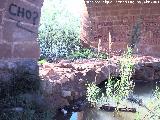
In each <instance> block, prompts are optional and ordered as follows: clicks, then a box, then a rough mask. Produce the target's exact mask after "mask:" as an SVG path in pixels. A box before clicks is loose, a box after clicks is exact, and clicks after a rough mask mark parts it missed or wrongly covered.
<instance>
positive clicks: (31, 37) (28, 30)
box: [3, 21, 38, 42]
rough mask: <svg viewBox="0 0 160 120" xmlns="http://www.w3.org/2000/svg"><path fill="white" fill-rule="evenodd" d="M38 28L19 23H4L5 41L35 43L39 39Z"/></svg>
mask: <svg viewBox="0 0 160 120" xmlns="http://www.w3.org/2000/svg"><path fill="white" fill-rule="evenodd" d="M37 31H38V30H37V27H34V26H29V25H25V24H22V23H19V22H10V21H4V25H3V39H4V40H6V41H8V42H15V41H19V42H23V41H24V42H25V41H35V40H36V39H37V36H38V35H37Z"/></svg>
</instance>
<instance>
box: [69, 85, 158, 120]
mask: <svg viewBox="0 0 160 120" xmlns="http://www.w3.org/2000/svg"><path fill="white" fill-rule="evenodd" d="M158 86H160V84H158ZM153 89H155V84H154V83H138V84H136V86H135V89H134V96H136V97H138V98H139V99H142V101H143V104H148V102H149V101H150V100H151V99H153V95H152V93H153ZM124 104H127V107H131V108H136V110H137V113H129V112H121V113H119V115H115V116H114V113H113V112H105V111H102V110H97V109H87V108H86V110H85V111H82V112H77V113H73V114H72V116H71V118H70V120H135V118H137V116H138V112H140V115H141V117H144V116H145V115H146V114H147V113H148V111H147V109H146V108H144V107H140V106H138V105H137V104H135V103H131V102H128V101H124ZM113 116H114V117H113ZM143 120H149V118H147V117H145V118H144V119H143Z"/></svg>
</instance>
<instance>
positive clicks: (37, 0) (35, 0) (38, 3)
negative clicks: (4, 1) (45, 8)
mask: <svg viewBox="0 0 160 120" xmlns="http://www.w3.org/2000/svg"><path fill="white" fill-rule="evenodd" d="M26 1H28V2H30V3H31V4H34V5H36V6H39V7H42V5H43V1H44V0H26Z"/></svg>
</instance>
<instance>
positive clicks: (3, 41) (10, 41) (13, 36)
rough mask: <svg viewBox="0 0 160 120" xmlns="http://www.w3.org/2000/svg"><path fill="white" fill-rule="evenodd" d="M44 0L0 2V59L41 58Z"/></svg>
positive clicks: (9, 0)
mask: <svg viewBox="0 0 160 120" xmlns="http://www.w3.org/2000/svg"><path fill="white" fill-rule="evenodd" d="M42 4H43V0H0V59H14V58H16V59H17V58H32V59H38V58H39V45H38V43H37V35H38V25H39V19H40V11H41V7H42Z"/></svg>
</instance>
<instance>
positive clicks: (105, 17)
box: [81, 0, 160, 56]
mask: <svg viewBox="0 0 160 120" xmlns="http://www.w3.org/2000/svg"><path fill="white" fill-rule="evenodd" d="M151 2H152V3H151ZM83 6H84V7H83V15H82V29H81V30H82V31H81V39H82V41H83V44H84V45H85V46H87V45H91V46H94V47H97V46H98V41H99V39H101V41H102V48H103V50H107V48H108V47H107V46H108V33H109V32H110V33H111V36H112V42H113V44H112V52H114V53H120V52H119V51H120V50H123V49H124V48H125V47H126V44H127V43H128V41H129V40H130V39H131V33H132V30H133V26H134V25H135V24H136V23H137V21H140V22H141V24H140V26H141V27H140V42H139V45H138V49H139V51H138V52H139V53H140V54H144V55H153V56H160V52H159V51H160V1H158V0H157V1H155V0H154V3H153V0H150V1H148V2H147V1H144V2H142V1H139V2H138V1H136V0H133V1H127V0H125V1H124V2H122V1H118V2H116V1H115V0H112V1H109V0H108V1H106V0H85V1H84V4H83ZM139 18H140V19H139Z"/></svg>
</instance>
